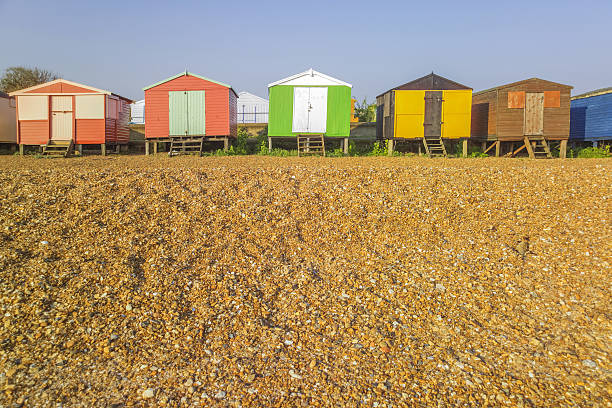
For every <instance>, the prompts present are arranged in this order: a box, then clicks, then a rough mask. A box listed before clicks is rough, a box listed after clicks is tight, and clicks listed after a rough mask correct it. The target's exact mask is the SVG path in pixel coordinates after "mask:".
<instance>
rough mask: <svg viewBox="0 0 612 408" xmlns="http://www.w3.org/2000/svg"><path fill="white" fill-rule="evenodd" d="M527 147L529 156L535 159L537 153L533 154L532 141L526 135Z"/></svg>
mask: <svg viewBox="0 0 612 408" xmlns="http://www.w3.org/2000/svg"><path fill="white" fill-rule="evenodd" d="M525 147H526V148H527V153H529V158H530V159H535V154H533V147H532V146H531V141H530V140H529V138H528V137H525Z"/></svg>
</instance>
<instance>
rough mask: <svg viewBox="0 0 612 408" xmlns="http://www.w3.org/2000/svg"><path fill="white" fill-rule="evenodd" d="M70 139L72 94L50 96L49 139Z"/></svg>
mask: <svg viewBox="0 0 612 408" xmlns="http://www.w3.org/2000/svg"><path fill="white" fill-rule="evenodd" d="M71 139H72V96H52V97H51V140H71Z"/></svg>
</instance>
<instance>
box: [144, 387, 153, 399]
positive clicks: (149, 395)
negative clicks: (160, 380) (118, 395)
mask: <svg viewBox="0 0 612 408" xmlns="http://www.w3.org/2000/svg"><path fill="white" fill-rule="evenodd" d="M154 396H155V390H153V388H147V389H146V390H144V391H143V393H142V398H146V399H148V398H153V397H154Z"/></svg>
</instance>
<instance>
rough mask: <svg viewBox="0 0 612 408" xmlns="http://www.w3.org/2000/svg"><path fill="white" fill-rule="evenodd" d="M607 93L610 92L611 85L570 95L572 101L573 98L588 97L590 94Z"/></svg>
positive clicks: (611, 90)
mask: <svg viewBox="0 0 612 408" xmlns="http://www.w3.org/2000/svg"><path fill="white" fill-rule="evenodd" d="M609 93H612V86H611V87H609V88H601V89H596V90H594V91H589V92H585V93H583V94H580V95H576V96H572V101H573V100H574V99H582V98H588V97H590V96H597V95H605V94H609Z"/></svg>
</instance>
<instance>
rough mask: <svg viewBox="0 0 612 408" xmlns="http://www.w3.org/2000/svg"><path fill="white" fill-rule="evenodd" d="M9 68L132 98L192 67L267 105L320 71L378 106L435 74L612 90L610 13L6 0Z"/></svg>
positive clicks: (377, 4)
mask: <svg viewBox="0 0 612 408" xmlns="http://www.w3.org/2000/svg"><path fill="white" fill-rule="evenodd" d="M0 21H1V22H2V23H1V27H2V39H1V40H0V69H1V70H4V69H5V68H7V67H9V66H14V65H26V66H37V67H41V68H46V69H49V70H52V71H55V72H57V73H60V74H61V76H62V77H63V78H66V79H69V80H73V81H76V82H82V83H85V84H89V85H92V86H95V87H99V88H103V89H107V90H110V91H113V92H116V93H119V94H121V95H124V96H126V97H129V98H133V99H140V98H142V97H143V92H142V88H143V87H144V86H147V85H149V84H152V83H155V82H157V81H159V80H161V79H164V78H166V77H168V76H171V75H174V74H176V73H178V72H181V71H183V70H184V69H185V68H187V69H189V70H190V71H193V72H195V73H198V74H200V75H204V76H206V77H209V78H213V79H215V80H218V81H221V82H225V83H229V84H231V85H232V86H233V87H234V89H236V90H237V91H242V90H246V91H250V92H253V93H256V94H259V95H260V96H264V97H265V96H267V84H268V83H270V82H273V81H276V80H278V79H281V78H284V77H286V76H289V75H292V74H295V73H298V72H301V71H304V70H306V69H308V68H310V67H313V68H314V69H316V70H318V71H321V72H324V73H326V74H329V75H332V76H335V77H337V78H339V79H342V80H344V81H347V82H350V83H352V84H353V95H354V96H355V97H358V98H360V99H361V98H363V97H364V96H367V97H368V99H370V100H372V99H373V98H374V97H375V96H376V95H378V94H379V93H381V92H383V91H385V90H387V89H388V88H391V87H394V86H396V85H399V84H402V83H404V82H408V81H410V80H412V79H415V78H418V77H420V76H422V75H425V74H428V73H430V72H431V71H432V70H433V71H435V72H436V73H438V74H440V75H443V76H446V77H448V78H450V79H452V80H455V81H457V82H461V83H463V84H465V85H468V86H471V87H472V88H474V89H475V90H481V89H485V88H489V87H492V86H495V85H501V84H504V83H508V82H513V81H517V80H521V79H525V78H528V77H533V76H537V77H541V78H544V79H548V80H552V81H557V82H561V83H566V84H569V85H573V86H574V87H575V88H574V91H573V92H574V94H576V93H580V92H584V91H588V90H591V89H595V88H601V87H607V86H612V52H611V50H612V42H611V40H612V28H611V25H612V1H611V0H604V1H599V0H594V1H584V0H583V1H575V0H574V1H565V0H557V1H545V0H531V1H522V0H515V1H496V0H487V1H469V0H465V1H444V0H438V1H422V0H421V1H416V2H411V1H369V2H362V1H340V0H339V1H334V0H327V1H319V0H310V1H308V2H292V1H289V0H285V1H277V0H273V1H265V0H258V1H248V2H243V1H236V0H233V1H218V0H215V1H201V2H196V1H194V2H188V1H172V2H171V1H146V2H145V1H143V2H140V1H134V0H123V1H111V0H107V1H103V2H102V1H89V0H80V1H61V0H55V1H49V0H45V1H28V0H23V1H17V0H0Z"/></svg>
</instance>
